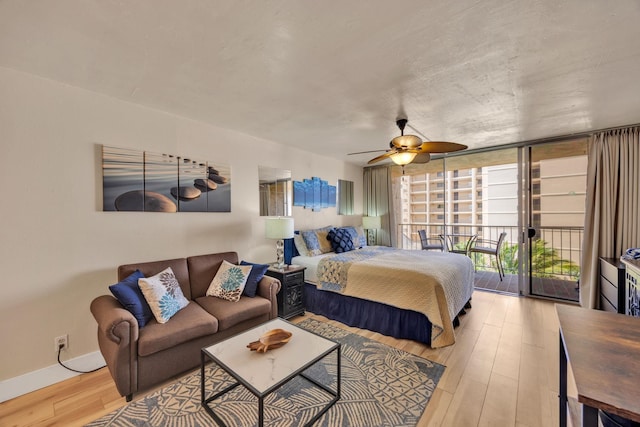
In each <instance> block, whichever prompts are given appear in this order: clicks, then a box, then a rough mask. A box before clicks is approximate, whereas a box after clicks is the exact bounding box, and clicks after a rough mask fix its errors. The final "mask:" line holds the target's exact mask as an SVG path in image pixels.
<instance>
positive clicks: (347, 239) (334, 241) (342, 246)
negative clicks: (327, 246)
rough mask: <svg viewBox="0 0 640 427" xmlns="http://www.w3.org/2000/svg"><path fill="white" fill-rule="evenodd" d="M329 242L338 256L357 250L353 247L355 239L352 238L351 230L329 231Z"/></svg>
mask: <svg viewBox="0 0 640 427" xmlns="http://www.w3.org/2000/svg"><path fill="white" fill-rule="evenodd" d="M327 240H328V241H330V242H331V248H332V249H333V251H334V252H335V253H337V254H340V253H342V252H349V251H352V250H354V249H355V246H353V237H351V233H349V230H347V229H345V228H338V229H334V230H331V231H329V233H328V234H327Z"/></svg>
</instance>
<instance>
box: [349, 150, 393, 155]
mask: <svg viewBox="0 0 640 427" xmlns="http://www.w3.org/2000/svg"><path fill="white" fill-rule="evenodd" d="M380 151H386V150H369V151H357V152H355V153H347V156H354V155H356V154H369V153H378V152H380Z"/></svg>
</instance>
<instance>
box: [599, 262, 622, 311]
mask: <svg viewBox="0 0 640 427" xmlns="http://www.w3.org/2000/svg"><path fill="white" fill-rule="evenodd" d="M616 274H617V271H616ZM600 292H601V293H602V295H603V296H604V297H605V298H606V299H608V300H609V303H611V305H613V306H614V307H615V309H616V310H618V287H617V286H615V285H614V284H613V283H611V282H610V281H609V279H607V278H606V277H604V276H600Z"/></svg>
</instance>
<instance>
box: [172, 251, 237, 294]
mask: <svg viewBox="0 0 640 427" xmlns="http://www.w3.org/2000/svg"><path fill="white" fill-rule="evenodd" d="M222 261H228V262H230V263H231V264H237V263H238V254H237V253H236V252H221V253H218V254H208V255H197V256H192V257H189V258H187V266H188V268H189V276H190V277H189V280H190V282H191V298H190V299H192V300H195V299H196V298H199V297H203V296H205V294H206V293H207V289H209V285H210V284H211V281H212V280H213V277H214V276H215V275H216V273H217V272H218V268H220V265H222ZM185 295H186V294H185Z"/></svg>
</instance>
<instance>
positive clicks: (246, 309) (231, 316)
mask: <svg viewBox="0 0 640 427" xmlns="http://www.w3.org/2000/svg"><path fill="white" fill-rule="evenodd" d="M196 302H197V303H198V304H200V306H201V307H202V308H204V309H205V310H206V311H207V312H209V313H211V314H212V315H213V316H215V317H216V318H217V319H218V329H219V330H221V331H223V330H225V329H229V328H230V327H232V326H234V325H237V324H238V323H240V322H243V321H245V320H249V319H253V318H254V317H259V316H262V315H265V314H267V315H268V314H269V313H270V312H271V302H270V301H269V300H268V299H266V298H262V297H260V296H256V297H255V298H249V297H244V296H243V297H241V298H240V300H239V301H237V302H231V301H227V300H224V299H220V298H216V297H200V298H197V299H196Z"/></svg>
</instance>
